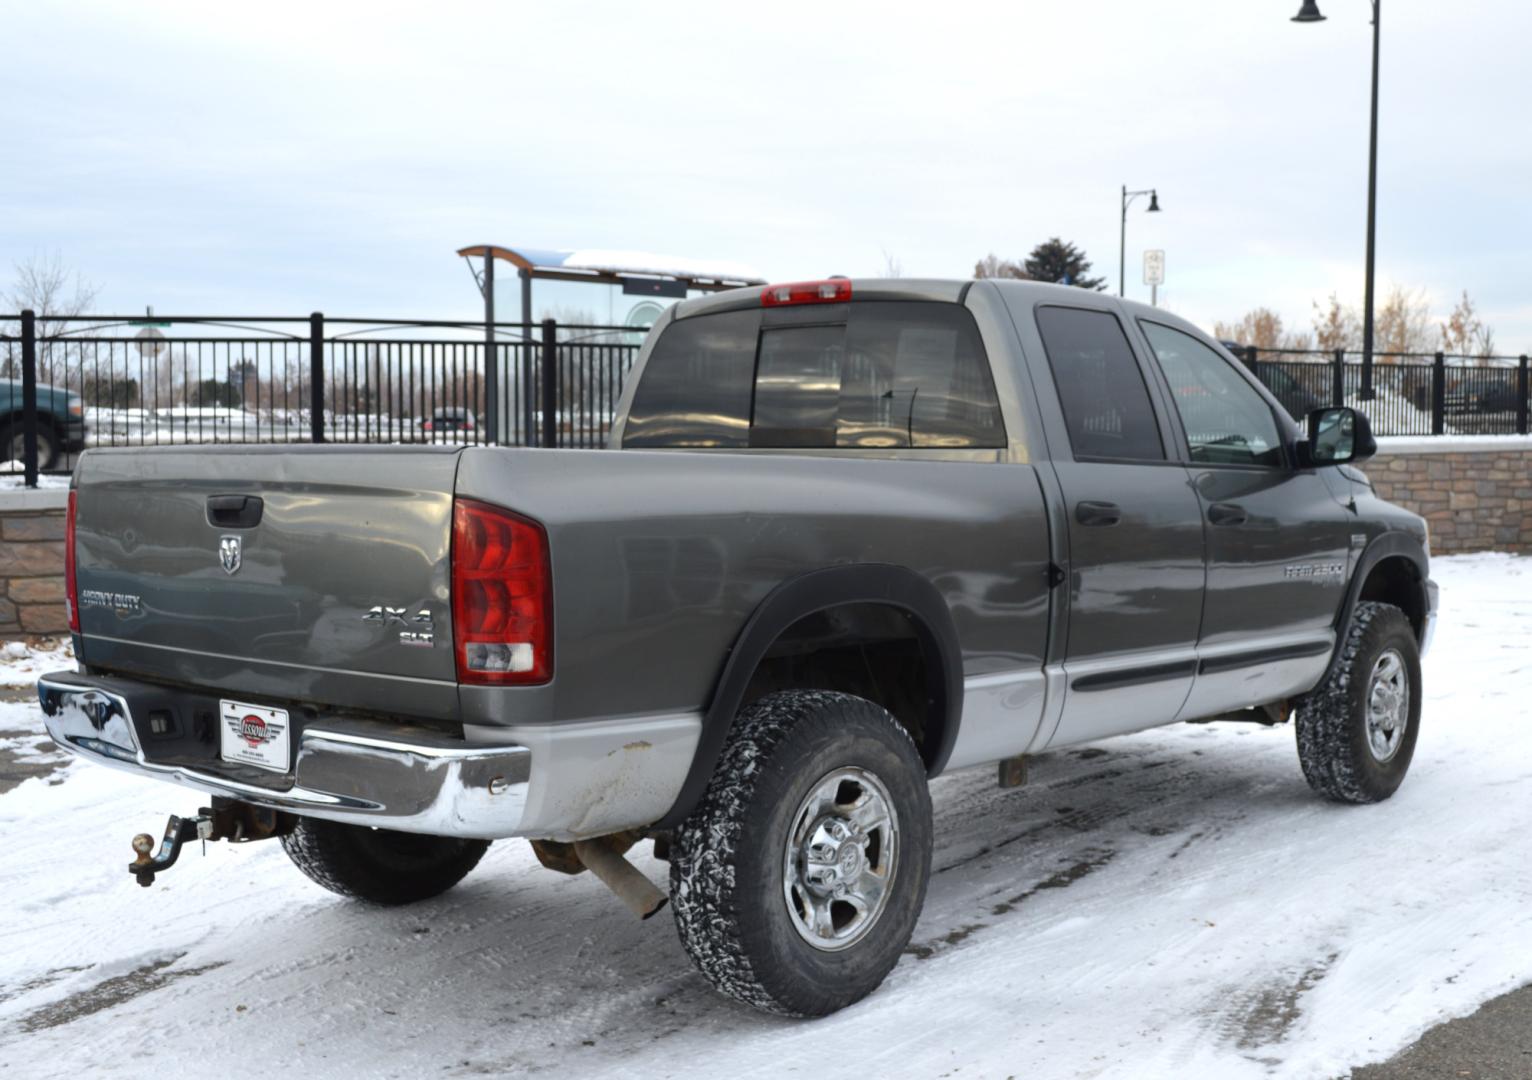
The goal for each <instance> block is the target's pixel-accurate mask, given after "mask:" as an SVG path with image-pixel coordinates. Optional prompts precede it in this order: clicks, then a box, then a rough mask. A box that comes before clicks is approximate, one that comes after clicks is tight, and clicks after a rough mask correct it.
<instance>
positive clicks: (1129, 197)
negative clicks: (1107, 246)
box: [1117, 184, 1160, 296]
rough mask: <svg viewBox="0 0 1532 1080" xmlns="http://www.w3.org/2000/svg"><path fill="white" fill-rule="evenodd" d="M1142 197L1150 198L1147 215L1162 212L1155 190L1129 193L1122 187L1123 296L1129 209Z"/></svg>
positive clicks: (1120, 292) (1120, 247)
mask: <svg viewBox="0 0 1532 1080" xmlns="http://www.w3.org/2000/svg"><path fill="white" fill-rule="evenodd" d="M1140 195H1147V196H1149V208H1148V209H1147V210H1145V211H1144V213H1146V214H1158V213H1159V212H1160V196H1159V193H1158V192H1157V191H1155V189H1154V188H1145V189H1144V190H1142V191H1129V190H1128V185H1127V184H1124V185H1123V186H1122V232H1121V235H1120V237H1119V242H1118V247H1117V295H1118V296H1122V295H1124V294H1125V293H1126V292H1127V284H1128V207H1130V206H1132V205H1133V200H1134V199H1136V198H1138V197H1139V196H1140Z"/></svg>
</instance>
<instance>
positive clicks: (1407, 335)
mask: <svg viewBox="0 0 1532 1080" xmlns="http://www.w3.org/2000/svg"><path fill="white" fill-rule="evenodd" d="M1434 329H1435V327H1433V326H1432V325H1431V306H1430V304H1428V303H1427V302H1426V296H1425V293H1424V292H1422V291H1420V290H1416V289H1406V288H1405V287H1404V286H1403V285H1395V286H1393V287H1392V288H1391V289H1389V291H1388V296H1387V297H1385V298H1384V300H1383V304H1382V306H1381V307H1379V308H1378V309H1377V312H1376V314H1375V315H1374V317H1373V337H1372V347H1373V352H1374V353H1382V354H1385V355H1382V356H1379V357H1378V362H1379V363H1385V364H1389V363H1393V364H1396V363H1400V362H1401V360H1402V359H1403V357H1402V355H1401V354H1407V353H1411V354H1417V355H1419V354H1426V353H1430V352H1432V351H1433V346H1434V345H1435V344H1436V335H1435V334H1433V333H1432V330H1434Z"/></svg>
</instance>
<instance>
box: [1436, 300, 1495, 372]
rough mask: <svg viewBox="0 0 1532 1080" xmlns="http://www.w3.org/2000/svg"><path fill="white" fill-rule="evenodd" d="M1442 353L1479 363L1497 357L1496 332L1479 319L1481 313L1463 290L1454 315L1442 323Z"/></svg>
mask: <svg viewBox="0 0 1532 1080" xmlns="http://www.w3.org/2000/svg"><path fill="white" fill-rule="evenodd" d="M1440 330H1441V335H1442V352H1444V353H1448V354H1449V355H1453V356H1469V357H1473V358H1474V359H1476V360H1479V361H1481V362H1482V361H1485V360H1488V359H1489V358H1490V357H1491V356H1494V355H1495V331H1494V330H1492V329H1491V328H1490V327H1488V326H1486V325H1485V323H1484V320H1483V319H1481V318H1479V311H1478V309H1477V308H1476V307H1474V302H1473V301H1472V300H1470V299H1469V298H1468V290H1467V289H1464V290H1463V295H1462V298H1461V299H1459V300H1458V302H1457V305H1456V306H1455V307H1454V308H1453V309H1452V314H1451V315H1448V316H1447V318H1446V319H1445V320H1443V321H1442V324H1441V327H1440Z"/></svg>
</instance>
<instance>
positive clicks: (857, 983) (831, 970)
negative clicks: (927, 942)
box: [670, 690, 932, 1016]
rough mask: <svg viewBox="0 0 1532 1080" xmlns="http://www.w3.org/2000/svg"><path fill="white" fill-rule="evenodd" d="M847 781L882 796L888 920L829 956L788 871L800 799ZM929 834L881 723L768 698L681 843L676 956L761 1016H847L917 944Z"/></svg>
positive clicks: (821, 694) (916, 792) (900, 749)
mask: <svg viewBox="0 0 1532 1080" xmlns="http://www.w3.org/2000/svg"><path fill="white" fill-rule="evenodd" d="M845 769H850V770H857V771H860V772H861V773H863V774H870V775H871V777H872V778H874V779H875V780H876V781H877V782H878V783H880V784H881V785H882V787H883V790H884V793H885V794H886V795H887V805H889V806H890V807H892V809H893V811H894V815H893V820H894V822H895V824H896V826H897V841H896V846H895V847H894V848H893V849H892V850H893V853H894V858H893V859H892V869H891V871H890V872H889V873H890V876H889V879H888V885H887V889H886V896H887V899H886V901H884V906H883V907H882V908H881V911H880V913H879V914H877V915H876V917H875V918H871V919H869V920H868V922H867V925H866V928H865V930H863V931H861V933H860V936H859V937H856V938H855V940H854V941H852V942H851V943H850V944H849V945H846V946H844V947H841V948H839V949H838V951H826V950H825V949H823V948H820V947H816V946H814V945H811V944H809V942H808V941H807V940H806V939H805V937H804V936H803V935H802V933H801V932H800V931H799V930H798V929H797V927H796V926H795V923H794V917H793V916H792V915H791V914H790V912H789V907H788V905H789V899H788V897H787V893H786V885H787V884H788V880H787V879H788V874H789V872H790V871H789V870H788V868H787V865H786V859H787V856H788V852H789V836H790V834H791V833H792V830H793V829H794V819H795V818H797V817H799V816H800V814H801V808H802V807H803V805H804V802H805V800H806V799H809V798H811V797H812V793H813V792H815V791H816V790H823V786H822V785H823V783H824V781H826V779H827V778H829V777H831V776H833V774H834V773H835V772H836V771H837V770H845ZM931 834H932V825H931V797H930V793H929V791H928V790H927V788H926V775H925V766H924V764H923V762H922V761H921V758H920V754H919V752H918V751H917V750H916V748H915V743H914V741H913V740H912V739H911V738H910V735H909V733H908V732H907V731H905V729H904V728H902V727H901V726H900V725H899V723H898V721H896V720H895V719H894V718H893V717H892V716H890V715H889V713H888V712H887V710H885V709H883V708H881V707H880V706H878V705H875V704H873V703H872V702H870V701H867V700H865V699H863V698H859V697H854V696H852V695H850V694H840V693H831V692H829V691H821V690H808V691H804V690H792V691H784V692H781V693H775V694H769V695H767V696H766V697H764V698H761V699H760V700H759V701H757V702H755V703H754V704H752V705H750V706H749V707H747V708H746V709H744V710H743V711H742V712H741V713H740V714H739V716H738V717H737V718H736V719H735V722H734V727H733V729H732V731H731V733H730V736H729V741H728V743H727V745H726V746H725V747H724V750H723V754H722V755H721V757H720V758H719V762H718V767H717V769H716V770H715V772H714V774H713V779H712V781H711V782H710V783H709V785H708V788H707V791H706V792H705V793H704V794H703V796H702V800H701V801H700V802H699V803H698V805H697V807H696V809H695V810H694V811H693V812H692V814H691V815H690V816H689V817H688V818H687V819H686V821H685V822H683V823H682V824H681V826H680V827H679V828H678V829H677V830H676V831H675V835H674V838H673V842H672V845H671V861H670V896H671V904H672V906H673V908H674V911H675V918H676V926H677V929H678V930H679V932H680V935H681V943H682V945H683V946H684V947H685V949H686V952H687V954H688V955H689V956H690V957H691V958H692V961H693V963H695V964H696V965H697V968H698V969H699V970H700V971H701V972H702V974H703V975H705V976H706V977H707V979H708V981H709V982H711V983H712V984H713V985H714V986H715V987H716V988H717V989H719V990H720V991H722V992H723V993H725V994H727V995H729V996H730V997H733V998H736V999H738V1000H739V1001H742V1002H745V1003H747V1004H749V1005H753V1006H755V1007H757V1008H759V1009H763V1010H765V1011H767V1012H772V1013H778V1014H781V1015H785V1016H823V1015H826V1014H828V1013H832V1012H834V1011H836V1010H837V1009H841V1008H844V1007H845V1006H847V1005H850V1004H851V1003H852V1002H855V1001H858V1000H860V999H861V998H863V997H865V996H866V995H868V994H870V993H871V992H872V991H873V990H875V989H877V987H878V985H879V984H880V983H882V981H883V979H884V978H885V977H886V976H887V975H888V973H889V971H891V970H892V969H893V967H894V965H895V964H897V963H898V962H899V957H900V955H901V954H902V953H903V951H904V949H905V946H906V945H908V944H909V940H910V935H911V933H912V932H913V931H914V929H915V920H916V919H917V918H918V917H919V915H920V909H921V906H922V905H923V904H924V902H925V895H926V883H927V879H928V878H929V877H930V872H931ZM794 850H796V848H795V849H794ZM864 850H866V849H865V848H864Z"/></svg>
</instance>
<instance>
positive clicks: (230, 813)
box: [128, 797, 293, 889]
mask: <svg viewBox="0 0 1532 1080" xmlns="http://www.w3.org/2000/svg"><path fill="white" fill-rule="evenodd" d="M292 825H293V822H292V817H291V815H289V814H283V813H279V812H278V811H276V810H269V809H267V808H265V807H261V806H251V805H250V804H249V803H242V802H235V801H234V800H233V799H225V798H219V797H215V798H214V799H213V805H212V807H206V806H204V807H203V808H202V809H201V810H199V811H198V812H197V816H196V817H188V818H183V817H177V816H176V815H175V814H172V815H170V820H169V821H168V822H167V823H166V824H165V836H164V838H163V839H162V840H161V841H160V850H159V852H158V853H157V854H151V853H152V852H154V837H152V836H150V835H149V834H148V833H139V834H138V835H137V836H135V837H134V838H133V852H134V855H135V856H136V858H134V860H133V861H132V862H131V863H129V864H128V872H129V873H130V874H132V875H133V876H134V877H135V878H137V879H138V883H139V884H140V885H142V886H143V887H144V888H146V889H147V888H148V887H149V886H150V885H153V884H154V875H156V874H158V873H160V872H162V871H165V870H169V869H170V868H171V867H172V866H174V865H175V864H176V860H177V859H179V858H180V857H181V847H182V845H184V844H185V843H187V841H190V840H201V841H202V842H203V843H204V844H206V843H207V841H209V840H228V841H230V842H231V843H236V844H238V843H244V842H246V841H249V840H265V839H267V838H269V837H273V836H281V835H282V834H283V833H286V832H290V831H291V830H292Z"/></svg>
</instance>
